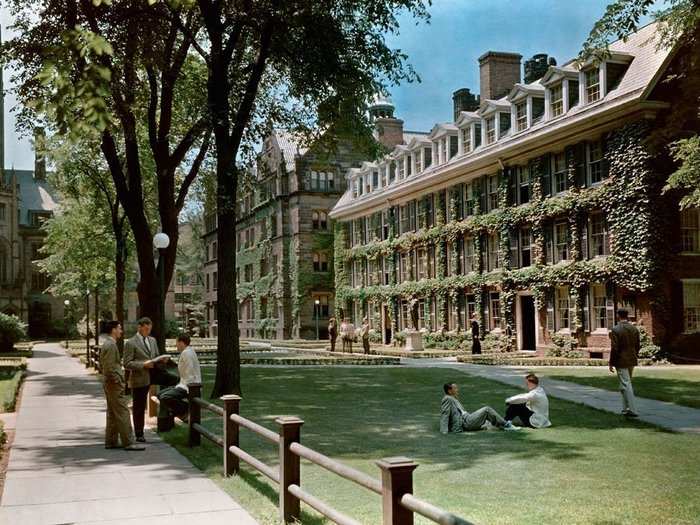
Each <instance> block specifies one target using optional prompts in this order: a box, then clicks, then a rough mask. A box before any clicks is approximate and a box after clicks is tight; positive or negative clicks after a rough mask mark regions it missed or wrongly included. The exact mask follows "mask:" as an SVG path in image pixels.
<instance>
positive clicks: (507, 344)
mask: <svg viewBox="0 0 700 525" xmlns="http://www.w3.org/2000/svg"><path fill="white" fill-rule="evenodd" d="M511 350H512V340H511V337H510V336H508V335H507V334H506V333H505V332H489V333H488V334H486V336H485V337H484V339H483V341H482V342H481V351H482V352H483V353H485V354H492V353H493V354H497V353H503V352H510V351H511Z"/></svg>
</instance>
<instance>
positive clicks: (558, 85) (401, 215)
mask: <svg viewBox="0 0 700 525" xmlns="http://www.w3.org/2000/svg"><path fill="white" fill-rule="evenodd" d="M656 36H657V33H656V25H654V24H651V25H648V26H646V27H644V28H642V29H640V31H639V32H638V33H636V34H634V35H632V36H630V38H629V39H628V40H627V41H625V42H623V41H618V42H615V43H613V44H611V47H610V55H609V56H608V57H607V59H606V60H604V61H603V62H601V63H600V64H597V63H593V62H588V63H585V64H579V63H577V62H575V61H573V60H572V61H569V62H566V63H564V64H563V65H561V66H557V65H555V64H556V62H554V61H553V60H545V59H544V58H542V57H544V55H543V56H541V57H539V58H538V60H536V61H535V62H536V64H535V65H538V64H539V66H541V64H540V63H541V62H542V61H543V60H545V62H546V63H547V67H546V68H545V69H544V74H543V76H541V77H540V78H537V79H535V80H533V81H531V82H529V83H522V82H521V56H520V55H518V54H515V53H502V52H493V51H491V52H487V53H485V54H484V55H482V56H481V57H480V58H479V67H480V93H479V95H480V99H479V102H480V106H479V108H478V110H476V111H459V112H457V111H455V113H458V115H456V118H455V120H454V121H453V122H447V123H440V124H436V125H435V127H434V128H433V130H432V131H431V133H430V134H429V135H428V136H420V137H415V138H413V139H412V140H410V141H408V142H407V144H405V145H398V146H396V147H395V148H394V149H393V150H392V151H391V152H390V153H389V154H388V155H386V156H385V157H383V158H381V159H379V160H378V161H376V162H366V163H364V164H363V165H362V167H361V168H360V169H353V170H350V171H349V172H348V174H347V179H348V190H347V192H346V193H345V194H344V195H343V197H342V198H341V199H340V201H339V202H338V203H337V205H336V206H335V208H334V209H333V210H332V212H331V217H332V218H333V219H334V220H336V221H338V222H339V223H340V226H339V230H337V231H338V232H342V237H341V236H340V235H339V234H338V233H336V237H337V241H338V243H339V253H340V254H341V256H340V257H339V258H338V259H337V260H336V275H337V280H336V293H337V296H338V298H339V299H338V300H339V301H342V303H343V304H344V305H345V307H346V308H347V309H348V310H349V311H352V313H353V316H354V319H355V322H356V323H357V322H358V321H359V319H360V318H361V317H362V316H364V315H368V316H369V318H370V323H371V324H372V325H373V328H375V329H376V330H377V331H379V332H380V333H382V334H383V335H384V339H385V341H387V342H388V341H390V340H391V339H392V338H393V336H394V335H395V334H396V333H397V331H402V330H410V329H413V327H414V324H417V325H418V328H419V329H425V330H429V331H435V330H448V331H459V330H465V328H466V327H467V326H468V320H469V318H470V316H471V315H472V314H475V315H476V316H477V318H478V319H479V320H480V322H481V327H482V330H483V331H484V332H490V333H492V334H497V335H499V336H501V337H504V338H506V339H508V340H509V341H510V342H511V345H512V346H515V347H517V348H518V349H522V350H539V351H544V350H545V349H546V348H548V347H550V346H551V345H552V342H553V338H555V337H557V336H560V337H569V338H572V339H575V340H577V343H578V345H579V347H580V348H582V349H584V350H585V351H587V353H588V354H589V355H591V356H598V355H606V354H607V353H608V352H609V338H608V331H609V329H610V328H611V326H612V325H613V322H614V319H613V318H614V311H615V309H616V308H618V307H622V306H624V307H626V308H627V309H628V310H629V311H630V312H631V317H632V319H633V320H634V321H635V322H636V323H637V324H638V325H640V326H642V327H643V328H644V329H645V331H646V332H647V333H648V334H649V335H650V336H651V337H652V338H653V340H654V342H656V343H657V344H660V345H662V346H663V347H665V348H666V349H669V350H671V351H672V352H673V353H675V354H676V355H688V354H694V355H695V356H698V354H699V349H700V341H699V339H698V333H699V332H700V257H699V255H700V215H699V212H698V210H688V211H684V212H683V213H681V212H679V208H678V198H679V196H678V195H671V194H664V193H662V191H661V190H662V187H663V184H664V181H665V179H666V177H667V175H668V174H669V173H670V171H671V169H672V165H671V163H670V162H669V161H668V159H663V158H660V157H659V156H652V155H651V154H650V153H649V151H648V150H647V147H646V145H645V139H646V137H648V135H649V134H650V132H651V130H652V129H653V128H654V126H655V123H657V122H658V121H659V120H660V119H663V118H664V117H665V113H666V112H667V111H666V110H667V109H668V107H669V102H671V101H672V100H673V97H674V96H677V94H673V93H670V92H669V90H668V88H666V87H664V83H663V82H662V80H663V77H664V75H666V74H667V72H668V70H669V67H673V64H674V61H676V60H679V59H680V58H679V55H678V54H677V53H675V52H671V50H668V49H663V48H661V49H657V47H656V45H655V43H654V42H653V40H654V39H655V38H656ZM531 64H532V63H531ZM536 69H537V68H534V70H536ZM532 70H533V67H532V66H531V67H530V68H529V71H530V72H531V71H532ZM686 96H687V95H686ZM455 104H457V99H456V98H455ZM416 318H417V323H415V321H414V319H416Z"/></svg>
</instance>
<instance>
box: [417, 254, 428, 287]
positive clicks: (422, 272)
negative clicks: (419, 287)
mask: <svg viewBox="0 0 700 525" xmlns="http://www.w3.org/2000/svg"><path fill="white" fill-rule="evenodd" d="M417 258H418V280H421V279H425V278H427V277H428V252H427V251H426V249H425V248H418V250H417Z"/></svg>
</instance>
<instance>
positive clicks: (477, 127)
mask: <svg viewBox="0 0 700 525" xmlns="http://www.w3.org/2000/svg"><path fill="white" fill-rule="evenodd" d="M479 146H481V124H474V149H476V148H478V147H479Z"/></svg>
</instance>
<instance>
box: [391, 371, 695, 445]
mask: <svg viewBox="0 0 700 525" xmlns="http://www.w3.org/2000/svg"><path fill="white" fill-rule="evenodd" d="M401 364H402V365H405V366H411V367H419V368H420V367H442V368H451V369H455V370H460V371H462V372H465V373H467V374H471V375H474V376H479V377H483V378H485V379H492V380H494V381H498V382H500V383H505V384H508V385H513V386H517V387H520V388H524V381H523V378H524V375H525V372H526V371H527V368H524V367H501V366H490V365H488V366H487V365H474V364H469V363H458V362H456V361H454V360H451V361H447V360H442V359H410V360H409V359H402V360H401ZM542 386H544V388H545V390H547V393H548V394H549V395H550V396H552V397H557V398H559V399H565V400H566V401H573V402H574V403H581V404H584V405H588V406H590V407H593V408H597V409H598V410H605V411H606V412H613V413H615V414H619V413H620V410H622V398H621V396H620V393H619V392H612V391H610V390H603V389H601V388H595V387H592V386H585V385H579V384H577V383H571V382H568V381H558V380H555V379H549V378H547V377H546V374H545V377H544V379H543V381H542ZM637 411H638V412H639V419H640V420H642V421H645V422H647V423H651V424H652V425H657V426H659V427H662V428H665V429H668V430H672V431H674V432H686V433H690V434H700V410H699V409H696V408H690V407H684V406H681V405H676V404H673V403H667V402H665V401H657V400H655V399H646V398H641V397H638V398H637Z"/></svg>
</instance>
